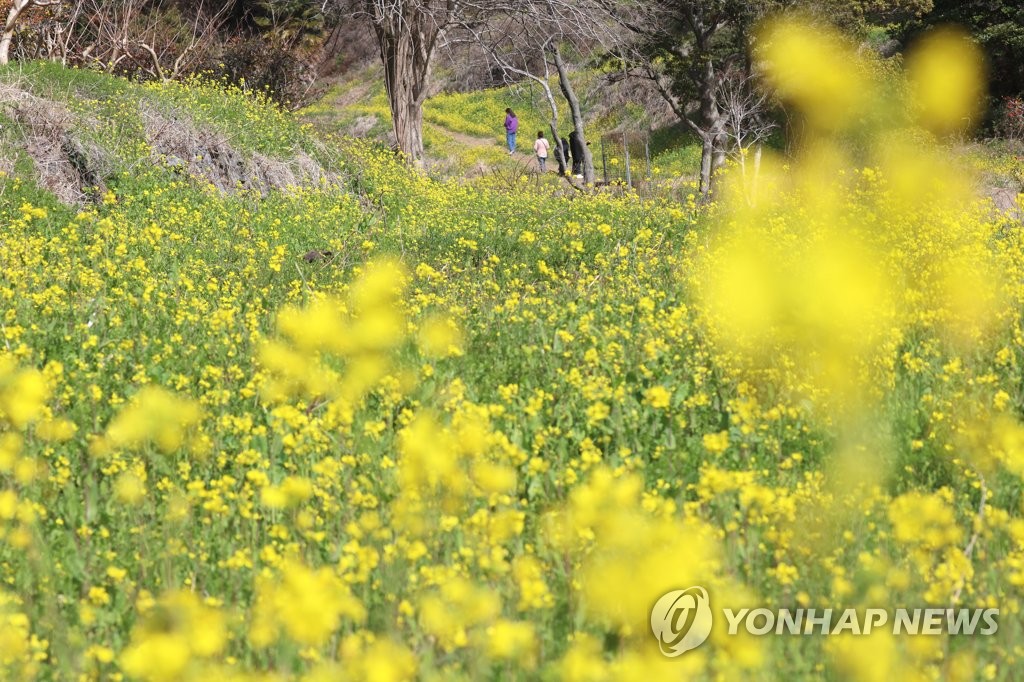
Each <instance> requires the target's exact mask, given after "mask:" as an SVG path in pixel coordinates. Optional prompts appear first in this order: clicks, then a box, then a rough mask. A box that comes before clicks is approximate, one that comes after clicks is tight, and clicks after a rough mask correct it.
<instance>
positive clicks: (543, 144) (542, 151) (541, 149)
mask: <svg viewBox="0 0 1024 682" xmlns="http://www.w3.org/2000/svg"><path fill="white" fill-rule="evenodd" d="M548 149H550V145H548V141H547V140H545V139H544V131H543V130H538V131H537V141H536V142H534V143H533V151H535V152H536V153H537V161H538V162H539V163H540V172H541V173H544V172H545V171H547V167H546V164H547V162H548Z"/></svg>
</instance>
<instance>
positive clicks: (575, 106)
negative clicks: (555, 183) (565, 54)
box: [552, 45, 594, 185]
mask: <svg viewBox="0 0 1024 682" xmlns="http://www.w3.org/2000/svg"><path fill="white" fill-rule="evenodd" d="M552 52H553V53H554V57H555V68H557V69H558V85H559V87H560V88H561V89H562V94H563V95H564V96H565V101H566V102H567V103H568V105H569V113H570V114H571V116H572V126H573V128H575V129H576V133H577V134H578V135H579V137H580V144H582V145H583V182H585V183H587V184H588V185H592V184H594V158H593V156H592V155H591V154H590V147H588V146H587V138H586V136H585V135H584V133H583V112H582V111H581V110H580V100H579V98H578V97H577V96H576V91H575V90H574V89H573V87H572V82H571V81H570V80H569V69H568V68H567V67H566V66H565V61H564V60H563V59H562V51H561V50H559V49H558V46H557V45H555V47H554V48H553V49H552Z"/></svg>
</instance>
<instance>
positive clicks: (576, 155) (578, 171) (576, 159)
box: [569, 130, 585, 178]
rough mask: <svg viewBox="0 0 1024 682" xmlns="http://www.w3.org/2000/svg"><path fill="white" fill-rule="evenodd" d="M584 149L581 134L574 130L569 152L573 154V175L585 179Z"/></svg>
mask: <svg viewBox="0 0 1024 682" xmlns="http://www.w3.org/2000/svg"><path fill="white" fill-rule="evenodd" d="M583 149H584V148H583V140H581V139H580V134H579V132H578V131H576V130H573V131H572V132H571V133H569V151H570V152H571V153H572V174H573V175H575V176H576V177H577V178H581V177H583V154H584V153H585V152H584V151H583Z"/></svg>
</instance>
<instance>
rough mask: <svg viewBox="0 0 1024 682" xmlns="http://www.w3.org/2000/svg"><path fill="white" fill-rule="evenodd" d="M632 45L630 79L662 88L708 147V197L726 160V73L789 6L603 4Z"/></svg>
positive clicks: (625, 49)
mask: <svg viewBox="0 0 1024 682" xmlns="http://www.w3.org/2000/svg"><path fill="white" fill-rule="evenodd" d="M598 2H600V3H601V5H602V7H603V8H604V10H605V11H606V12H608V14H609V15H610V16H611V17H612V18H614V19H615V21H617V22H618V23H619V24H620V25H621V26H623V27H624V28H625V29H626V30H627V32H628V35H629V39H628V40H627V41H625V42H623V43H622V44H621V45H620V46H619V55H620V57H621V58H622V60H623V63H624V68H623V71H622V73H623V74H625V75H628V76H630V77H636V78H643V79H646V80H649V81H650V82H651V83H653V84H654V86H655V88H656V89H657V91H658V92H659V93H660V94H661V96H662V97H663V98H664V99H665V101H666V102H667V103H668V104H669V106H670V107H671V108H672V111H673V112H674V113H675V114H676V116H677V118H679V120H680V121H682V122H683V123H684V124H685V125H686V126H687V127H688V128H689V129H690V130H691V131H693V132H694V133H695V134H696V135H697V137H698V138H699V139H700V141H701V165H700V192H701V194H702V195H703V196H705V197H706V196H708V195H709V194H710V192H711V181H712V177H713V174H714V171H715V169H716V168H718V167H719V166H720V165H721V164H722V163H723V162H724V161H725V144H726V137H727V133H726V118H725V115H724V113H723V110H722V106H721V102H720V101H719V95H720V93H721V87H722V81H723V77H724V74H725V73H726V72H727V70H728V69H729V68H732V67H733V66H735V65H737V64H740V63H743V62H745V60H746V59H747V40H748V35H749V29H750V27H751V26H752V25H753V23H754V22H755V21H757V20H758V19H759V18H760V17H761V16H763V15H764V14H766V13H767V12H769V11H772V10H774V9H778V8H780V7H782V6H783V5H785V4H786V2H787V0H758V1H756V2H743V1H741V0H649V1H645V2H634V1H632V0H598Z"/></svg>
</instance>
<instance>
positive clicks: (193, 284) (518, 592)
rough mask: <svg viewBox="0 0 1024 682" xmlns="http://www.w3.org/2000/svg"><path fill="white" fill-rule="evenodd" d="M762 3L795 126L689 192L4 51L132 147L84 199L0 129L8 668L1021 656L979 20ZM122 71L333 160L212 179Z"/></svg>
mask: <svg viewBox="0 0 1024 682" xmlns="http://www.w3.org/2000/svg"><path fill="white" fill-rule="evenodd" d="M775 30H776V33H774V34H773V36H774V40H773V41H769V43H770V44H771V45H774V46H775V48H774V49H775V52H773V53H771V54H769V55H767V58H768V59H770V60H771V63H772V64H774V65H775V66H774V67H773V69H774V71H773V74H774V76H775V78H776V79H777V87H778V88H779V92H780V94H781V96H782V97H784V98H786V99H787V101H788V102H789V103H791V105H792V106H794V107H796V108H797V109H799V110H800V111H802V112H803V113H804V115H805V116H806V121H807V130H808V132H807V134H806V136H805V137H806V138H807V141H806V144H805V147H804V149H803V150H802V152H801V153H800V155H799V156H798V157H796V158H795V159H786V160H784V161H783V160H781V159H780V160H773V159H772V158H770V157H766V159H765V161H764V164H763V167H762V169H761V172H760V174H759V175H758V177H757V178H756V179H755V178H753V177H747V176H744V174H743V173H741V172H740V170H739V169H733V170H731V171H730V172H728V173H727V174H726V176H725V178H724V179H723V180H722V183H723V185H722V187H723V189H722V192H721V195H720V198H719V199H718V200H717V201H716V202H715V203H714V204H713V205H710V206H698V205H697V202H696V201H692V200H691V201H690V202H688V203H684V204H679V203H675V202H673V201H670V200H668V199H665V200H657V199H652V200H640V199H639V198H637V197H635V196H633V195H630V194H625V193H615V194H609V193H602V192H597V191H595V192H593V193H576V192H572V193H571V194H567V193H566V192H565V190H563V189H562V188H561V187H558V186H555V185H549V184H545V183H538V182H535V181H533V180H531V179H527V178H523V179H521V180H520V181H518V184H515V186H513V187H496V186H494V185H495V184H497V183H492V182H491V181H490V180H489V179H488V178H482V179H479V180H476V181H473V182H460V181H458V180H435V179H429V178H427V177H426V176H424V175H421V174H418V173H416V172H414V171H411V170H409V169H407V168H406V167H404V166H403V165H401V164H400V163H399V162H398V161H397V160H396V159H395V158H394V157H393V155H391V154H390V153H388V152H384V151H380V150H377V149H373V148H369V147H366V146H362V145H360V144H358V143H354V142H351V141H345V140H335V139H328V140H323V139H320V138H319V136H318V135H317V134H316V133H315V132H314V131H312V130H311V129H309V128H308V127H306V126H303V125H300V124H299V123H297V122H296V121H295V120H294V119H292V118H290V117H289V116H288V115H287V114H285V113H282V112H281V111H279V110H277V109H275V108H273V107H271V106H270V105H269V104H267V102H266V101H264V100H263V99H261V98H259V97H254V96H251V95H246V94H243V93H240V92H238V91H237V90H230V89H229V90H225V89H222V88H220V87H218V86H215V85H212V84H208V83H199V82H194V83H190V84H186V85H180V84H172V83H168V84H160V85H153V84H148V85H140V84H134V83H129V82H127V81H119V80H114V79H109V78H107V77H101V76H98V75H94V74H89V73H85V72H76V71H65V70H62V69H60V68H57V67H54V66H50V65H29V66H28V67H26V68H28V69H29V70H28V71H26V72H21V73H17V72H15V71H14V70H13V69H12V70H11V71H4V72H0V79H3V80H4V82H15V81H16V80H17V81H18V82H19V83H20V84H21V85H23V86H25V87H26V88H28V89H29V90H31V91H32V93H33V94H34V96H37V97H44V96H45V97H51V98H55V99H56V98H63V99H62V100H61V101H62V102H63V106H66V107H67V108H68V109H69V110H70V111H72V112H73V113H74V114H76V115H81V116H82V118H81V119H79V120H80V121H84V123H80V124H79V125H81V126H82V134H83V135H84V136H86V137H88V138H89V139H93V140H95V141H96V143H97V144H103V145H106V148H107V149H108V151H109V153H110V154H112V155H115V156H116V157H117V159H118V161H117V163H118V164H119V165H118V166H117V168H116V171H115V172H113V173H112V174H111V175H110V177H109V179H108V180H107V183H106V190H105V192H103V193H101V194H98V195H97V196H95V197H94V200H92V201H87V202H84V203H83V204H82V205H80V206H69V205H65V204H61V203H59V202H57V200H56V199H54V198H53V197H52V196H51V195H50V194H48V193H46V192H44V191H43V190H41V189H40V188H39V187H37V186H36V184H35V182H34V181H33V179H32V178H33V175H32V172H31V160H30V159H28V158H25V157H19V158H18V159H14V160H12V161H13V166H12V167H13V169H14V170H12V171H11V173H10V174H9V175H8V176H7V177H6V178H5V179H4V183H3V186H2V188H0V216H2V225H3V227H2V228H0V272H2V273H3V275H2V277H0V340H2V348H0V667H2V672H0V678H2V679H6V680H145V681H154V682H156V681H163V682H170V681H176V680H197V681H198V680H215V679H216V680H231V681H236V680H237V681H242V680H245V681H254V682H255V681H261V682H262V681H267V682H271V681H279V680H280V681H284V680H309V681H319V680H324V681H326V680H374V681H380V682H385V681H389V680H405V679H424V680H435V679H464V680H478V679H496V680H497V679H501V680H505V679H515V680H532V679H543V680H567V681H568V680H572V681H575V680H579V681H580V682H584V681H585V682H592V681H599V680H609V681H611V680H616V681H617V680H661V679H665V680H669V679H679V680H691V679H693V680H735V679H745V680H775V679H793V680H803V679H806V680H820V679H826V680H858V681H860V680H864V681H869V680H890V679H905V680H964V681H967V680H976V679H985V680H1015V679H1019V672H1018V671H1019V670H1020V669H1021V667H1022V665H1024V661H1022V659H1024V627H1022V622H1021V616H1020V606H1021V605H1020V600H1021V589H1022V586H1024V514H1022V504H1024V499H1022V485H1021V477H1022V476H1024V425H1022V423H1021V414H1022V409H1024V380H1022V376H1024V375H1022V365H1024V322H1022V319H1021V313H1022V311H1024V287H1022V284H1021V283H1022V282H1024V240H1022V238H1021V233H1020V227H1021V226H1020V223H1019V222H1013V221H1012V220H1011V219H1010V218H1009V217H1006V216H1005V215H999V214H997V213H995V212H994V211H993V210H992V209H991V207H990V206H988V205H986V204H985V203H983V202H979V201H977V200H976V198H975V193H974V191H973V188H972V186H971V184H970V178H969V174H968V173H967V171H965V170H963V169H961V168H959V167H957V166H956V165H955V163H954V161H953V159H952V158H951V156H950V155H949V154H947V152H946V147H945V146H944V145H943V143H942V139H943V135H945V134H947V133H948V132H949V131H948V128H949V127H950V126H951V125H952V124H951V123H950V122H951V121H957V120H960V118H962V116H963V115H964V114H965V113H966V112H968V110H969V109H970V107H971V106H972V103H973V101H974V99H973V95H972V87H974V83H975V81H974V80H973V79H974V78H975V77H976V72H975V71H974V70H972V65H976V61H975V60H976V57H977V56H976V55H974V54H973V53H964V52H962V49H963V48H962V46H960V45H959V44H958V43H957V42H956V41H955V40H952V39H950V38H948V36H946V37H944V36H942V35H939V36H936V37H935V38H934V39H932V41H931V42H930V43H929V44H927V45H925V46H924V47H922V48H921V50H920V52H919V54H918V55H917V57H916V58H915V59H912V60H910V61H909V62H908V64H907V77H906V80H905V81H904V80H899V82H897V83H895V84H894V82H893V80H891V79H892V76H885V75H883V74H879V73H878V72H877V71H876V70H874V69H873V68H872V65H870V64H866V63H862V62H860V61H859V59H860V58H859V57H857V56H856V55H855V54H854V53H853V52H852V51H850V52H849V53H847V52H846V50H847V49H848V48H847V47H846V46H845V44H843V43H842V42H841V41H840V40H839V39H838V38H835V37H830V36H827V35H821V34H820V33H819V34H814V35H810V34H807V33H805V32H803V31H801V30H800V29H798V28H794V27H787V26H782V27H776V29H775ZM964 65H966V66H964ZM936 73H941V74H943V79H942V82H943V83H946V82H948V81H947V77H949V74H951V73H953V74H954V76H956V77H957V78H960V80H959V81H958V85H957V87H955V88H952V89H943V88H942V87H939V86H936V85H935V82H936V77H935V74H936ZM899 78H900V79H903V76H902V75H900V76H899ZM887 79H888V80H887ZM953 80H954V81H956V78H954V79H953ZM809 83H813V84H815V85H816V86H817V87H816V89H813V90H812V89H810V88H808V87H807V84H809ZM142 104H145V105H146V106H147V107H155V108H158V109H160V108H162V110H165V111H174V112H177V115H179V116H180V117H185V118H189V119H191V120H192V121H195V122H196V123H197V124H202V125H205V126H210V127H212V128H213V129H215V130H217V131H220V133H221V134H223V135H226V136H227V137H228V138H230V139H231V140H232V141H233V143H235V144H236V145H237V146H238V147H239V148H240V149H242V150H244V151H245V152H246V153H260V154H266V155H271V156H273V155H278V156H283V155H285V154H287V153H290V152H292V151H296V150H302V151H304V152H305V153H308V154H309V155H310V156H311V157H312V158H315V159H317V161H318V162H319V163H321V164H322V165H323V166H324V167H325V168H328V169H330V170H331V171H332V172H333V173H334V175H333V176H331V177H332V178H333V179H329V178H326V177H325V178H324V179H322V180H321V181H320V182H318V183H307V184H305V185H303V186H301V187H294V188H292V189H290V190H288V191H276V190H275V191H270V192H268V193H266V195H265V196H261V195H260V193H258V192H255V191H240V192H236V193H223V192H220V191H218V190H216V189H215V188H213V187H212V186H209V184H208V183H204V182H202V181H200V180H198V179H197V178H194V177H188V176H187V175H183V174H182V173H181V172H180V171H179V170H177V169H175V168H174V167H171V166H169V165H166V164H162V163H155V162H153V161H152V158H151V156H150V152H149V150H148V148H147V145H146V140H145V137H144V130H143V128H144V126H143V125H142V123H141V119H140V113H139V112H140V107H141V105H142ZM906 111H910V112H911V113H910V114H906V115H904V114H905V112H906ZM6 116H7V115H6V114H5V120H4V122H3V123H4V125H3V134H4V135H5V136H7V137H6V138H5V142H7V143H9V144H8V145H6V146H10V145H11V144H14V143H16V142H18V140H17V139H16V136H17V134H18V133H17V132H15V131H16V130H17V126H15V125H13V124H11V121H10V120H9V119H7V118H6ZM12 136H15V137H12ZM313 250H315V252H313ZM327 252H330V253H329V254H328V253H327ZM304 255H305V256H310V257H304ZM691 585H701V586H704V587H705V588H707V590H708V592H709V593H710V594H711V598H712V600H713V602H714V604H715V605H716V607H717V606H725V607H729V608H735V609H740V608H754V607H757V606H762V605H770V606H773V607H791V608H796V607H814V608H819V609H824V608H832V609H836V610H841V609H843V608H847V607H855V608H872V607H878V608H894V607H903V606H906V607H918V606H929V607H941V608H951V607H960V606H963V607H969V608H998V609H1000V615H999V627H998V631H997V632H995V633H994V634H991V635H985V636H973V637H971V636H956V635H950V634H938V635H917V636H908V635H893V634H892V633H891V632H886V631H883V630H881V629H879V630H876V631H874V632H873V633H871V634H870V635H862V636H854V635H853V634H852V633H847V634H845V635H842V634H841V635H829V636H825V635H821V636H787V635H778V636H772V635H769V636H754V635H751V634H749V633H747V632H743V631H741V632H740V633H739V634H735V635H730V634H729V633H728V632H727V625H728V624H727V623H726V622H725V621H724V619H721V620H718V619H716V621H715V623H714V629H713V630H712V632H711V636H710V639H709V641H708V643H707V644H705V645H704V646H702V647H700V648H698V649H696V650H694V651H691V652H688V653H687V654H686V655H684V656H682V657H679V658H666V657H664V656H663V655H662V654H661V653H660V652H659V648H658V641H657V640H656V639H655V638H654V637H653V636H652V635H651V630H650V620H649V618H650V610H651V607H652V606H653V605H654V604H655V602H656V601H657V600H658V598H659V597H660V596H661V595H662V594H664V593H666V592H668V591H670V590H674V589H679V588H686V587H689V586H691Z"/></svg>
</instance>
